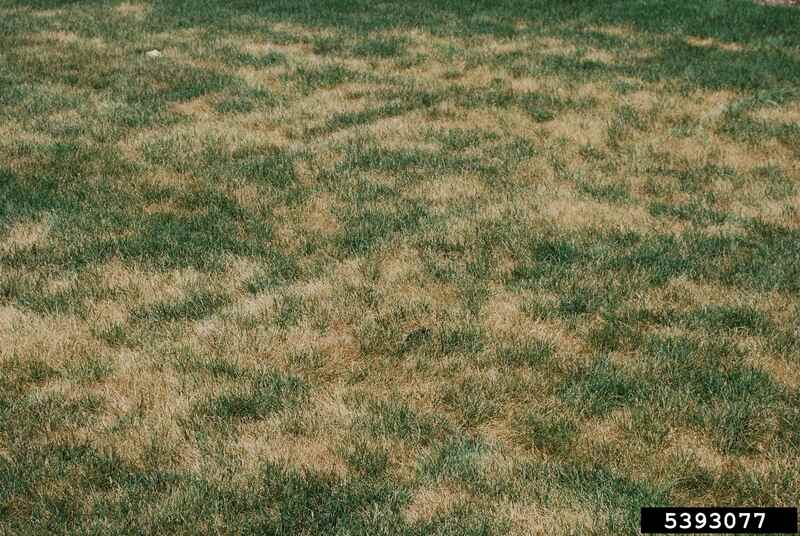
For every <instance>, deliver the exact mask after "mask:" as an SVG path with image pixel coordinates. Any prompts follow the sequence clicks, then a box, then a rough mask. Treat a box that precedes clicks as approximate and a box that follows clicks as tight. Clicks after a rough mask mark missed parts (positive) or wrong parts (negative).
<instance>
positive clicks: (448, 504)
mask: <svg viewBox="0 0 800 536" xmlns="http://www.w3.org/2000/svg"><path fill="white" fill-rule="evenodd" d="M470 498H471V497H470V495H469V494H468V493H467V492H466V491H463V490H459V489H456V488H453V487H451V486H449V485H447V484H439V485H436V486H433V487H428V488H422V489H421V490H419V491H417V492H416V493H415V494H414V498H413V499H412V500H411V503H409V505H408V506H407V507H406V509H405V510H404V511H403V517H405V518H406V519H407V520H408V521H409V522H411V523H420V522H424V521H429V520H431V519H433V517H434V516H435V515H437V514H444V513H446V512H449V511H450V510H452V509H453V508H455V507H456V506H458V505H460V504H465V503H468V502H469V501H470Z"/></svg>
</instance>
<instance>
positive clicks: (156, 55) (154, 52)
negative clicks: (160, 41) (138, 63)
mask: <svg viewBox="0 0 800 536" xmlns="http://www.w3.org/2000/svg"><path fill="white" fill-rule="evenodd" d="M144 55H145V56H147V57H148V58H160V57H161V51H160V50H156V49H153V50H148V51H147V52H145V53H144Z"/></svg>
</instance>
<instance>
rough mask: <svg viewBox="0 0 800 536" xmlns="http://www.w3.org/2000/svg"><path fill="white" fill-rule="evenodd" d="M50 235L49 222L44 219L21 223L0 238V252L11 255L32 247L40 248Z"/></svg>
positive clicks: (13, 226)
mask: <svg viewBox="0 0 800 536" xmlns="http://www.w3.org/2000/svg"><path fill="white" fill-rule="evenodd" d="M49 234H50V222H49V221H48V219H47V218H46V217H42V218H40V219H38V220H36V221H21V222H17V223H15V224H14V225H12V226H11V229H9V231H8V232H7V233H6V234H5V236H3V237H2V238H0V251H3V252H5V253H13V252H14V251H19V250H23V249H27V248H30V247H33V246H42V245H44V244H45V243H46V242H47V237H48V236H49Z"/></svg>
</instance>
